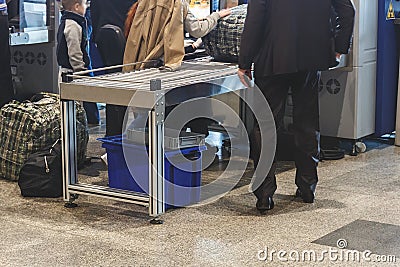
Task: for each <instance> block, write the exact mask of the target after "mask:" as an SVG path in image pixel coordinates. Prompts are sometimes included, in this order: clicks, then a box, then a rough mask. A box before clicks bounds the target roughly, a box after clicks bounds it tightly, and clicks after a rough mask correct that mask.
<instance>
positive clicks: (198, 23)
mask: <svg viewBox="0 0 400 267" xmlns="http://www.w3.org/2000/svg"><path fill="white" fill-rule="evenodd" d="M183 5H185V7H184V8H187V16H186V18H185V20H184V27H185V31H187V32H188V33H189V34H190V35H191V36H193V37H195V38H201V37H203V36H205V35H207V34H208V33H209V32H210V31H211V30H212V29H213V28H214V27H215V26H216V25H217V23H218V20H219V19H220V16H219V14H218V13H217V12H214V13H212V14H211V15H209V16H207V17H206V18H205V19H203V20H199V19H197V18H196V17H195V16H194V15H193V13H192V12H190V9H189V6H188V4H187V2H184V3H183Z"/></svg>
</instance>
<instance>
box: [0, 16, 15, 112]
mask: <svg viewBox="0 0 400 267" xmlns="http://www.w3.org/2000/svg"><path fill="white" fill-rule="evenodd" d="M13 97H14V89H13V86H12V80H11V67H10V45H9V33H8V16H7V15H1V14H0V107H2V106H3V105H4V104H6V103H8V102H10V100H11V99H13Z"/></svg>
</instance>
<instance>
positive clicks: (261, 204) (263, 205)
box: [256, 197, 275, 212]
mask: <svg viewBox="0 0 400 267" xmlns="http://www.w3.org/2000/svg"><path fill="white" fill-rule="evenodd" d="M274 206H275V203H274V200H273V199H272V197H266V198H263V199H257V203H256V208H257V210H258V211H259V212H265V211H267V210H272V209H273V208H274Z"/></svg>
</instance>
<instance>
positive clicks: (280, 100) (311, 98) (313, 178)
mask: <svg viewBox="0 0 400 267" xmlns="http://www.w3.org/2000/svg"><path fill="white" fill-rule="evenodd" d="M318 82H319V73H318V72H317V71H314V72H297V73H291V74H281V75H274V76H268V77H261V78H256V80H255V83H256V84H257V86H258V87H259V88H260V89H261V91H262V93H263V94H264V96H265V98H266V99H267V101H268V103H269V105H270V108H271V110H272V113H273V116H274V120H275V125H276V128H277V132H278V134H279V131H280V130H282V129H283V118H284V115H285V104H286V99H287V96H288V91H289V89H290V88H291V90H292V99H293V133H294V142H295V147H294V158H295V164H296V181H295V182H296V185H297V186H298V187H301V186H309V185H311V184H314V183H317V182H318V175H317V164H318V157H319V104H318ZM250 142H251V154H252V158H253V160H254V164H255V167H256V166H257V165H258V163H259V158H260V151H261V145H262V144H261V136H260V130H259V127H258V125H257V124H256V126H255V127H254V130H253V132H252V134H251V135H250ZM275 169H276V163H275V160H274V163H273V164H272V167H271V169H270V171H269V173H268V175H267V177H266V178H265V180H264V182H263V183H262V184H261V185H260V186H259V187H258V188H257V189H256V190H255V191H254V194H255V195H256V196H257V198H265V197H268V196H272V195H273V194H274V193H275V191H276V188H277V186H276V177H275Z"/></svg>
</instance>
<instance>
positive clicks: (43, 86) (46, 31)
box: [9, 0, 60, 100]
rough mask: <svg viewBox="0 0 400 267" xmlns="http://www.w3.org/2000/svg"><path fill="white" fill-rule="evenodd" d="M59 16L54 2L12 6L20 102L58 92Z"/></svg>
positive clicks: (30, 0)
mask: <svg viewBox="0 0 400 267" xmlns="http://www.w3.org/2000/svg"><path fill="white" fill-rule="evenodd" d="M59 13H60V12H59V7H58V4H57V2H56V1H53V0H13V1H11V2H10V12H9V17H10V27H11V33H10V45H11V48H10V49H11V72H12V80H13V85H14V94H15V96H16V98H17V99H20V100H25V99H27V98H29V97H30V96H32V95H33V94H35V93H39V92H43V91H46V92H53V93H57V92H58V64H57V56H56V34H57V29H58V25H59Z"/></svg>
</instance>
